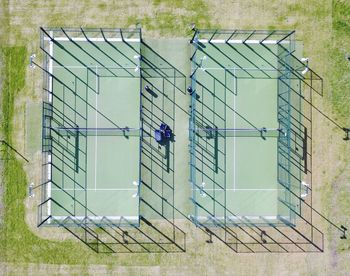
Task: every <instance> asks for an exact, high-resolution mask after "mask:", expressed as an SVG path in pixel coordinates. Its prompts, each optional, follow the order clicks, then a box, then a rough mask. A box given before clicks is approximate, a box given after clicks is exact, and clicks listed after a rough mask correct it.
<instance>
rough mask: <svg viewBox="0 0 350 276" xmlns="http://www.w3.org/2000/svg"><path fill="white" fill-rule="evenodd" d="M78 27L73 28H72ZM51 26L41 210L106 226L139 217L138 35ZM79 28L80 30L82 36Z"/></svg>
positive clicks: (58, 218) (136, 219)
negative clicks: (45, 199) (48, 149)
mask: <svg viewBox="0 0 350 276" xmlns="http://www.w3.org/2000/svg"><path fill="white" fill-rule="evenodd" d="M77 33H78V32H77ZM106 33H108V32H105V33H103V32H102V35H101V33H99V32H97V33H96V37H94V36H93V35H92V34H91V33H90V34H89V35H90V36H89V38H88V37H84V36H85V33H83V32H80V35H79V36H77V35H75V33H74V32H73V31H72V32H71V33H69V34H67V31H66V32H63V33H62V31H56V32H54V31H50V32H49V33H47V34H46V35H47V37H49V38H53V39H54V40H51V41H50V42H49V47H48V51H49V53H48V55H49V57H51V58H50V59H49V60H48V69H49V71H50V72H51V73H52V77H50V81H51V83H52V86H51V87H50V85H49V89H48V90H49V92H50V93H49V102H50V103H51V104H52V118H51V121H50V124H51V125H50V130H51V137H52V152H51V155H50V156H49V159H51V160H50V161H51V162H50V163H51V164H52V165H51V167H50V169H49V170H48V172H47V173H48V174H49V176H48V178H49V179H51V181H49V183H48V185H47V188H46V189H47V197H48V198H52V201H50V203H49V204H48V206H47V208H48V210H47V212H48V215H51V216H52V217H53V218H54V219H56V220H64V219H66V218H67V217H69V216H72V217H74V218H77V219H82V220H84V219H86V218H88V219H89V220H93V221H94V222H95V223H99V224H104V223H108V222H111V221H112V222H113V223H117V224H120V225H122V224H127V225H130V224H135V225H137V224H138V223H139V183H140V143H141V140H140V139H141V113H140V112H141V109H140V70H139V66H140V65H139V62H140V58H139V56H140V37H139V33H136V31H134V32H132V33H128V32H125V35H130V36H132V38H127V37H125V38H124V37H123V39H121V38H117V37H112V38H109V39H108V40H107V39H105V35H107V34H106ZM83 34H84V36H83Z"/></svg>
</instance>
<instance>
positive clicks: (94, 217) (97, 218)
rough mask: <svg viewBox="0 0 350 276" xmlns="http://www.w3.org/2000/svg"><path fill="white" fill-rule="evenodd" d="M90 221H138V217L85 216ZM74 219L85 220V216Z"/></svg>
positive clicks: (59, 217) (60, 217)
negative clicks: (106, 219) (105, 219)
mask: <svg viewBox="0 0 350 276" xmlns="http://www.w3.org/2000/svg"><path fill="white" fill-rule="evenodd" d="M52 217H53V218H54V219H57V220H60V219H66V218H67V216H52ZM87 217H88V218H89V219H91V220H103V219H104V218H108V219H111V220H121V219H125V220H138V219H139V217H138V216H87ZM74 218H76V219H85V218H86V217H85V216H74Z"/></svg>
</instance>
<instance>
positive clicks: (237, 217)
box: [196, 215, 289, 223]
mask: <svg viewBox="0 0 350 276" xmlns="http://www.w3.org/2000/svg"><path fill="white" fill-rule="evenodd" d="M279 217H280V218H284V219H289V218H288V217H285V216H279ZM196 218H197V219H202V220H207V219H208V216H197V217H196ZM226 218H229V219H230V220H237V219H239V220H244V219H257V220H261V219H262V218H264V219H267V220H269V219H271V220H272V219H276V220H279V219H278V217H277V216H276V215H272V216H270V215H262V216H243V215H237V216H227V217H226ZM215 219H224V217H215ZM242 223H245V222H242Z"/></svg>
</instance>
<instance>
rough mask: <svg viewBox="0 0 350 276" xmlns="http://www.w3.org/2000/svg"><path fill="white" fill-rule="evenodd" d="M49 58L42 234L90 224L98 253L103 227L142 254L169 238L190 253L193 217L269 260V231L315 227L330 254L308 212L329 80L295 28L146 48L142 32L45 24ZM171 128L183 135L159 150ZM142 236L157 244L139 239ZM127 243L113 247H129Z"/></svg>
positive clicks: (212, 33) (202, 34) (210, 34)
mask: <svg viewBox="0 0 350 276" xmlns="http://www.w3.org/2000/svg"><path fill="white" fill-rule="evenodd" d="M40 48H41V49H42V51H43V54H44V55H43V57H44V59H43V65H42V69H43V80H44V83H43V85H44V87H43V88H44V93H43V95H44V96H43V116H42V120H43V121H42V124H43V128H42V131H43V133H42V151H43V170H42V173H43V175H42V179H43V181H42V184H41V199H40V201H41V203H40V205H39V214H38V218H39V222H38V225H39V226H41V225H47V226H62V227H66V228H67V229H69V231H72V230H70V229H72V228H70V227H76V226H79V227H85V228H84V229H85V232H89V233H90V236H91V237H92V238H91V239H92V240H93V242H88V241H87V240H88V239H87V238H80V239H81V240H83V241H84V242H86V243H88V244H94V246H95V245H98V244H104V243H105V241H106V240H105V239H100V238H99V234H98V233H97V232H95V231H94V230H93V227H98V228H100V229H103V231H105V232H107V230H106V229H105V228H103V227H111V228H112V229H119V230H120V227H123V228H127V229H128V230H120V231H121V232H120V233H119V234H120V236H121V240H122V241H124V239H125V235H127V236H128V237H129V238H130V237H131V236H132V235H131V233H132V231H135V233H136V234H135V236H134V241H135V246H136V244H137V245H138V246H139V249H138V250H140V252H144V251H147V252H148V250H150V251H152V250H151V249H149V247H150V246H151V244H152V243H153V245H152V246H155V247H156V248H157V250H165V251H167V250H168V249H164V247H165V244H167V243H168V242H169V241H170V242H171V243H172V245H171V246H174V248H175V249H174V250H180V251H183V250H185V249H184V248H185V245H181V246H179V244H178V243H177V242H175V240H176V239H177V237H180V236H181V239H182V240H185V232H184V231H183V230H181V229H180V228H179V227H178V226H177V224H176V223H177V221H183V220H186V221H187V220H190V221H191V222H193V223H194V224H195V225H196V226H197V227H199V228H201V229H204V231H206V232H207V233H210V236H212V235H214V234H215V235H216V232H215V231H217V230H218V229H219V230H220V229H221V230H222V231H223V233H225V234H224V235H223V236H220V235H218V238H219V239H222V240H224V241H225V242H227V244H230V247H231V244H234V246H232V249H233V250H235V251H240V250H242V251H247V252H252V251H254V250H253V249H252V248H250V247H249V246H247V245H246V244H245V240H249V239H250V238H251V239H252V240H253V242H257V244H258V245H259V246H262V247H263V250H270V249H267V247H266V246H265V245H262V244H263V243H262V242H259V241H258V240H260V239H262V238H261V233H265V234H266V232H267V231H270V230H266V229H265V230H262V229H263V228H261V227H267V228H269V229H277V228H276V227H280V226H281V227H283V228H285V229H286V230H285V231H286V232H288V231H291V230H293V231H294V230H295V227H297V226H298V224H300V222H302V223H303V227H304V228H303V229H305V231H306V232H307V233H306V232H305V233H303V234H302V236H303V238H305V237H306V236H309V235H311V238H307V241H311V244H312V246H314V238H315V239H316V238H317V242H319V243H321V245H319V244H318V245H317V246H314V247H315V248H316V250H320V248H323V234H322V233H321V232H320V231H319V230H318V229H316V228H315V227H314V226H313V225H312V223H311V222H310V221H312V219H311V213H310V212H309V211H305V210H311V209H312V200H311V190H312V189H311V185H312V172H311V169H310V168H311V167H312V155H311V152H312V120H311V119H312V118H311V117H312V116H311V114H312V113H311V107H310V106H311V105H310V102H312V99H311V98H312V94H314V93H319V91H322V79H321V78H320V77H319V76H318V75H317V74H316V73H315V72H314V71H312V70H311V69H310V68H309V67H308V64H307V62H305V61H303V60H300V58H297V57H296V55H297V54H298V55H300V52H301V51H302V48H301V47H300V45H298V43H296V41H295V33H294V31H277V30H276V31H243V30H197V29H196V30H194V33H193V36H192V38H191V39H186V38H177V39H151V38H147V39H145V38H142V32H141V29H83V28H80V29H64V28H57V29H45V28H42V29H41V45H40ZM318 83H321V87H317V84H318ZM162 125H166V126H167V127H168V128H169V129H171V131H172V132H171V133H172V134H171V136H170V137H168V138H167V139H165V140H164V141H162V142H159V141H158V142H157V141H156V139H155V133H156V132H157V131H158V130H159V129H160V127H161V126H162ZM309 214H310V215H309ZM154 223H156V224H157V223H159V225H163V224H164V225H165V224H166V225H168V226H167V227H165V228H163V226H159V227H160V228H156V227H155V224H154ZM305 225H306V226H305ZM144 226H147V227H149V228H150V229H151V231H153V232H154V233H155V234H154V235H155V237H158V236H159V237H161V239H160V240H161V241H159V242H156V238H155V237H153V236H152V235H150V234H148V232H147V233H146V232H144V230H143V229H144V228H143V227H144ZM271 226H272V228H271ZM243 227H245V228H248V229H250V230H249V231H252V232H253V233H254V234H253V235H252V234H250V232H247V231H246V230H244V229H245V228H243ZM254 227H258V230H256V231H255V230H254V229H253V228H254ZM131 229H134V230H131ZM160 229H161V230H160ZM169 229H171V230H169ZM228 229H236V230H235V231H240V230H242V233H241V234H237V233H234V234H233V233H232V231H233V230H228ZM113 231H114V230H113ZM138 231H139V232H138ZM141 232H142V235H143V236H144V237H145V242H139V241H137V239H138V237H139V235H140V233H141ZM125 233H127V234H125ZM256 233H260V234H258V236H259V237H258V238H256V237H254V235H256ZM310 233H311V234H310ZM265 234H264V235H265ZM278 235H281V232H280V230H278ZM293 235H294V234H292V233H289V232H288V234H284V236H283V237H282V238H283V239H282V242H281V243H282V244H284V243H287V242H290V239H291V238H290V237H292V236H293ZM109 237H110V238H111V239H112V240H113V241H115V236H114V234H110V235H109ZM238 237H245V238H241V239H239V238H238ZM285 239H287V242H286V241H285ZM305 239H306V238H305ZM232 240H233V242H232ZM270 240H271V243H272V242H275V243H276V241H277V240H278V238H271V239H270ZM122 241H120V240H118V242H117V247H116V248H112V247H111V245H110V244H112V242H110V243H108V246H107V245H106V246H105V247H104V248H107V249H108V250H107V251H112V252H116V251H119V250H122V249H125V248H126V244H127V242H124V243H123V242H122ZM130 242H131V241H128V244H129V246H130V245H131V243H130ZM247 243H248V244H250V243H251V242H247ZM106 244H107V243H106ZM292 244H293V246H297V248H301V247H302V246H304V245H299V244H298V242H292ZM296 244H297V245H296ZM300 244H306V243H302V242H300ZM274 246H275V245H274ZM314 247H313V249H314ZM94 248H95V247H94ZM145 248H146V249H145ZM152 248H153V247H152ZM274 248H276V246H275V247H274ZM95 249H96V248H95ZM313 249H312V250H313ZM96 250H97V249H96ZM169 250H170V249H169ZM271 250H272V249H271ZM278 250H282V251H283V250H284V251H286V249H285V248H284V247H283V246H278ZM157 252H158V251H157Z"/></svg>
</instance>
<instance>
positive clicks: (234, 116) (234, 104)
mask: <svg viewBox="0 0 350 276" xmlns="http://www.w3.org/2000/svg"><path fill="white" fill-rule="evenodd" d="M233 75H234V76H235V75H236V70H235V69H233ZM233 89H234V90H233V91H234V92H237V84H236V78H235V77H234V78H233ZM236 95H237V93H236ZM236 95H235V93H233V99H234V100H233V110H234V111H236V97H237V96H236ZM233 128H236V114H234V115H233ZM235 189H236V136H235V135H234V136H233V190H234V191H235Z"/></svg>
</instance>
